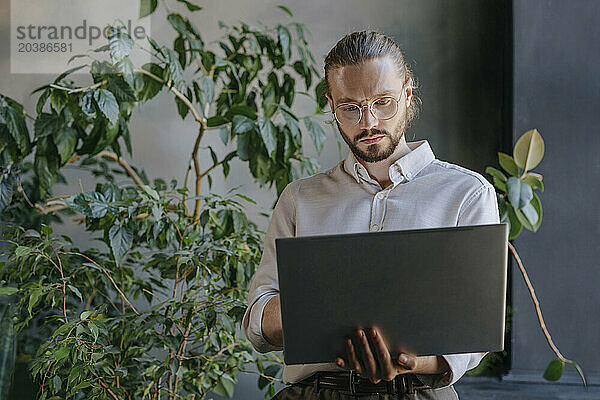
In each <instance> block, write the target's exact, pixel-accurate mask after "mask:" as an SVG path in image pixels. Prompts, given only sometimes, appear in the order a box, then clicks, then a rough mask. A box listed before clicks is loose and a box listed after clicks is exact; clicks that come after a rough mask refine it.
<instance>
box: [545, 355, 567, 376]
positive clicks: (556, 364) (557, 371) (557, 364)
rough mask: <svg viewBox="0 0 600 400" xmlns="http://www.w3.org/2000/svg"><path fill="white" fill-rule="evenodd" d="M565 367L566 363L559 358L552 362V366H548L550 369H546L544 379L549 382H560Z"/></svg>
mask: <svg viewBox="0 0 600 400" xmlns="http://www.w3.org/2000/svg"><path fill="white" fill-rule="evenodd" d="M564 367H565V363H564V362H563V361H562V360H560V359H558V358H556V359H554V360H552V361H550V364H548V367H547V368H546V371H545V372H544V379H546V380H548V381H557V380H559V379H560V377H561V376H562V373H563V369H564Z"/></svg>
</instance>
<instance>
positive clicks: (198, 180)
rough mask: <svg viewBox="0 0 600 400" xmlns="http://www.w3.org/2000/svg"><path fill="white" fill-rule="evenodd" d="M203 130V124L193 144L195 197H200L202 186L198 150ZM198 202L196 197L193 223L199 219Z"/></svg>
mask: <svg viewBox="0 0 600 400" xmlns="http://www.w3.org/2000/svg"><path fill="white" fill-rule="evenodd" d="M205 128H206V126H205V125H204V124H201V125H200V130H199V132H198V136H197V137H196V143H194V150H193V151H192V161H193V162H194V172H195V174H196V196H200V193H201V186H202V172H201V171H200V161H198V149H199V148H200V141H201V140H202V136H204V130H205ZM200 202H201V199H200V198H198V197H197V198H196V201H195V204H194V222H196V221H198V220H199V218H200Z"/></svg>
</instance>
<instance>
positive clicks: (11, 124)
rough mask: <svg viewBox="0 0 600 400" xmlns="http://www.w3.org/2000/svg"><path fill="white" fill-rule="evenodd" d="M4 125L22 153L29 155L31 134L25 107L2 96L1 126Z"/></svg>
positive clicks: (0, 96) (0, 109)
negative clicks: (26, 120)
mask: <svg viewBox="0 0 600 400" xmlns="http://www.w3.org/2000/svg"><path fill="white" fill-rule="evenodd" d="M3 124H4V125H6V127H7V128H8V132H9V133H10V135H11V137H12V138H13V139H14V141H15V143H17V147H18V148H19V150H20V151H21V153H22V154H23V155H26V154H27V153H29V147H30V143H29V133H28V131H27V125H25V118H24V116H23V106H21V105H20V104H19V103H17V102H16V101H14V100H13V99H11V98H10V97H6V96H3V95H0V125H3Z"/></svg>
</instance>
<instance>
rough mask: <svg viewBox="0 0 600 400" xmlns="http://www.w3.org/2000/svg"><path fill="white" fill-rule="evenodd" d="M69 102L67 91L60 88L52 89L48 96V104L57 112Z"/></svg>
mask: <svg viewBox="0 0 600 400" xmlns="http://www.w3.org/2000/svg"><path fill="white" fill-rule="evenodd" d="M68 102H69V97H68V95H67V93H66V92H65V91H63V90H60V89H55V90H52V95H51V97H50V105H51V106H52V108H53V109H54V111H56V113H57V114H60V112H61V111H62V110H63V108H65V106H66V105H67V103H68Z"/></svg>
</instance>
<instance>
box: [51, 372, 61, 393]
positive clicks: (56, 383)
mask: <svg viewBox="0 0 600 400" xmlns="http://www.w3.org/2000/svg"><path fill="white" fill-rule="evenodd" d="M52 384H53V385H54V391H55V392H59V391H60V387H61V386H62V380H61V379H60V376H58V375H54V377H53V378H52Z"/></svg>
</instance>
